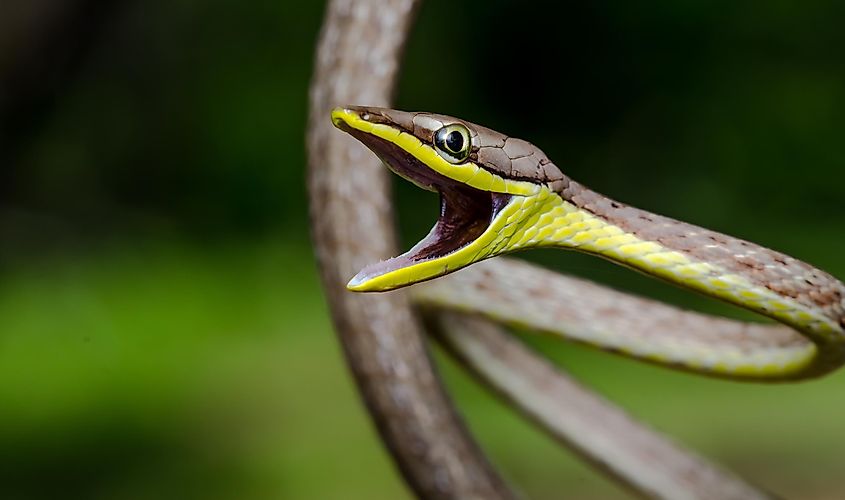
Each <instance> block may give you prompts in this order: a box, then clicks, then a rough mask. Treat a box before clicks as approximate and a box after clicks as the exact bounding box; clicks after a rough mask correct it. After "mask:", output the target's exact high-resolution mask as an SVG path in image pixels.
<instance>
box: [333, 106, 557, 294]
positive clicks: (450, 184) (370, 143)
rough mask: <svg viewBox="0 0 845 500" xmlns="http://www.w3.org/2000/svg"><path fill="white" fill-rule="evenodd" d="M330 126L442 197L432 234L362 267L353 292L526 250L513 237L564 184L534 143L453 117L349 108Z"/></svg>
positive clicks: (416, 279)
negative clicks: (558, 187)
mask: <svg viewBox="0 0 845 500" xmlns="http://www.w3.org/2000/svg"><path fill="white" fill-rule="evenodd" d="M332 122H333V123H334V125H335V126H336V127H337V128H339V129H341V130H343V131H345V132H347V133H349V134H350V135H352V136H353V137H355V138H356V139H358V140H359V141H361V142H362V143H363V144H364V145H366V146H367V147H368V148H370V149H371V150H372V151H373V152H374V153H375V154H376V155H378V157H379V158H381V159H382V160H383V161H384V163H385V164H387V166H388V167H389V168H390V169H391V170H392V171H393V172H395V173H396V174H398V175H399V176H401V177H403V178H405V179H407V180H409V181H410V182H412V183H414V184H415V185H417V186H419V187H420V188H422V189H426V190H429V191H435V192H438V193H440V205H441V210H440V217H439V218H438V220H437V223H436V224H435V225H434V227H433V228H432V229H431V231H430V232H429V234H428V235H427V236H426V237H425V238H424V239H423V240H422V241H420V242H419V243H417V244H416V245H415V246H414V247H413V248H411V249H410V250H409V251H408V252H406V253H404V254H402V255H400V256H398V257H394V258H392V259H389V260H387V261H384V262H380V263H377V264H372V265H370V266H367V267H366V268H364V269H363V270H362V271H361V272H359V273H358V274H357V275H356V276H355V277H354V278H352V280H351V281H350V282H349V284H348V285H347V286H348V288H349V289H350V290H354V291H384V290H391V289H394V288H399V287H403V286H407V285H411V284H413V283H417V282H420V281H425V280H428V279H432V278H436V277H438V276H442V275H444V274H447V273H449V272H452V271H455V270H457V269H460V268H462V267H465V266H467V265H469V264H472V263H474V262H478V261H480V260H483V259H485V258H488V257H492V256H494V255H499V254H502V253H507V252H511V251H515V250H518V249H521V248H523V247H526V246H530V239H525V241H522V242H521V243H520V241H521V240H520V238H514V233H513V231H518V230H520V228H521V226H522V225H524V222H525V221H526V220H528V219H529V218H530V217H531V216H532V215H534V214H535V213H537V211H538V210H540V206H541V205H542V204H543V202H545V201H546V200H547V199H550V198H551V191H552V190H553V189H555V188H556V186H558V185H560V184H561V183H562V182H563V181H564V177H563V175H562V174H561V173H560V171H559V170H558V169H557V167H555V166H554V165H553V164H552V163H551V162H550V161H549V160H548V158H546V156H545V155H544V154H543V153H542V151H540V150H539V149H537V148H536V147H534V146H533V145H531V144H529V143H527V142H525V141H522V140H519V139H513V138H509V137H507V136H505V135H503V134H500V133H498V132H495V131H492V130H490V129H487V128H484V127H480V126H478V125H474V124H472V123H469V122H466V121H463V120H459V119H457V118H452V117H449V116H444V115H436V114H431V113H408V112H403V111H396V110H391V109H384V108H371V107H360V106H348V107H345V108H336V109H335V110H334V111H332ZM362 194H363V193H362ZM511 229H512V230H513V231H512V232H511V233H510V234H508V231H510V230H511Z"/></svg>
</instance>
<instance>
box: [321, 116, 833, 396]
mask: <svg viewBox="0 0 845 500" xmlns="http://www.w3.org/2000/svg"><path fill="white" fill-rule="evenodd" d="M331 120H332V123H333V124H334V126H335V127H337V128H338V129H340V130H342V131H343V132H346V133H348V134H349V135H351V136H352V137H353V138H354V139H356V140H358V141H360V142H361V143H362V144H363V145H365V146H366V147H367V148H369V149H370V150H371V151H372V152H373V153H375V154H376V155H377V156H378V157H379V158H380V159H381V160H382V161H383V162H384V164H385V165H386V166H387V167H388V168H389V169H390V170H391V171H393V172H394V173H395V174H397V175H398V176H400V177H402V178H404V179H406V180H407V181H410V182H411V183H413V184H414V185H416V186H418V187H419V188H422V189H425V190H428V191H432V192H436V193H438V194H439V197H440V213H439V217H438V219H437V221H436V223H435V224H434V226H433V227H432V229H431V230H430V231H429V233H428V234H427V235H426V236H425V237H424V238H423V239H422V240H420V241H419V242H418V243H417V244H416V245H414V246H413V247H412V248H411V249H410V250H408V251H407V252H405V253H403V254H401V255H399V256H396V257H393V258H389V259H387V260H384V261H381V262H377V263H372V264H370V265H367V266H366V267H364V268H363V269H361V271H360V272H359V273H358V274H356V275H355V276H354V277H352V279H351V280H350V281H349V283H348V284H347V288H348V290H350V291H353V292H387V291H391V290H395V289H399V288H403V287H407V286H410V285H415V284H418V283H422V282H425V281H429V280H434V279H436V278H441V277H443V276H445V275H448V274H451V273H454V272H456V271H458V270H460V269H463V268H465V267H467V266H471V265H474V264H477V263H480V262H482V261H484V260H486V259H490V258H493V257H497V256H501V255H505V254H510V253H514V252H518V251H523V250H528V249H534V248H560V249H566V250H575V251H578V252H583V253H587V254H591V255H594V256H597V257H600V258H603V259H606V260H609V261H611V262H613V263H615V264H619V265H622V266H624V267H627V268H630V269H632V270H635V271H638V272H640V273H643V274H645V275H648V276H651V277H654V278H657V279H659V280H662V281H665V282H668V283H671V284H674V285H677V286H680V287H682V288H686V289H689V290H692V291H695V292H698V293H700V294H703V295H705V296H708V297H712V298H714V299H717V300H720V301H723V302H727V303H729V304H732V305H734V306H738V307H740V308H743V309H746V310H750V311H752V312H754V313H757V314H759V315H761V316H763V317H765V318H768V319H770V320H774V321H776V322H778V323H781V324H782V326H777V325H765V324H759V323H739V322H730V323H727V322H722V323H720V322H718V321H713V322H712V323H711V324H710V326H712V329H713V330H714V331H713V332H712V335H713V336H714V338H716V339H717V340H718V342H714V343H712V344H711V343H707V342H705V343H697V344H695V348H694V349H687V348H686V347H688V346H685V344H684V343H683V342H679V343H676V344H673V345H672V348H655V347H653V346H651V345H649V338H648V335H628V336H626V331H624V330H625V328H621V329H618V330H617V331H609V330H608V329H601V328H590V327H589V325H586V326H581V325H574V324H573V325H574V326H573V325H569V329H570V330H571V331H572V333H571V336H572V337H573V338H575V340H578V341H581V342H584V343H587V344H591V345H595V346H598V347H608V348H609V350H615V351H621V353H622V354H625V355H628V356H631V357H634V358H639V359H643V360H646V361H650V362H655V363H659V364H665V365H669V366H672V367H675V368H680V369H685V370H692V371H699V372H703V373H705V374H709V375H714V376H718V377H725V378H735V379H741V380H746V379H752V380H761V381H788V380H797V379H804V378H811V377H816V376H820V375H823V374H826V373H828V372H830V371H833V370H834V369H836V368H838V367H840V366H841V365H842V364H843V363H845V285H843V283H842V282H841V281H839V280H838V279H836V278H835V277H833V276H832V275H830V274H829V273H827V272H824V271H822V270H820V269H817V268H815V267H813V266H811V265H810V264H807V263H805V262H803V261H801V260H798V259H796V258H793V257H790V256H788V255H785V254H783V253H780V252H778V251H775V250H771V249H768V248H766V247H763V246H761V245H757V244H755V243H752V242H749V241H745V240H742V239H738V238H734V237H731V236H727V235H724V234H721V233H719V232H716V231H712V230H708V229H705V228H701V227H698V226H695V225H692V224H689V223H686V222H682V221H679V220H675V219H672V218H669V217H665V216H661V215H657V214H654V213H651V212H649V211H646V210H642V209H639V208H635V207H633V206H630V205H628V204H625V203H622V202H619V201H616V200H613V199H611V198H609V197H607V196H604V195H602V194H600V193H598V192H596V191H593V190H591V189H589V188H588V187H586V186H584V185H582V184H580V183H578V182H576V181H575V180H573V179H571V178H569V177H568V176H567V175H565V174H564V173H563V172H562V171H561V169H560V168H558V167H557V166H556V165H555V164H554V163H553V162H552V161H551V160H550V159H549V158H548V156H546V154H544V153H543V151H542V150H540V149H539V148H538V147H536V146H534V145H533V144H531V143H529V142H527V141H525V140H522V139H518V138H514V137H510V136H507V135H505V134H502V133H499V132H496V131H494V130H491V129H488V128H486V127H483V126H480V125H476V124H474V123H471V122H468V121H465V120H461V119H458V118H454V117H451V116H446V115H441V114H435V113H427V112H407V111H399V110H394V109H387V108H379V107H369V106H344V107H338V108H335V109H334V110H332V112H331ZM359 195H365V194H360V193H359ZM459 275H460V273H458V275H456V277H458V276H459ZM499 278H500V279H505V280H507V279H508V276H500V277H499ZM522 285H525V284H524V283H523V284H522ZM519 286H520V284H518V283H516V284H514V290H522V289H524V288H525V287H523V288H522V289H520V288H519ZM543 286H546V285H545V284H544V285H541V286H538V287H535V288H534V289H532V290H533V291H532V292H531V293H525V294H524V295H525V296H520V293H519V292H516V293H515V295H516V297H515V298H510V297H509V298H508V300H511V299H513V300H522V301H525V302H527V303H529V304H530V303H532V302H536V303H537V307H536V309H537V312H536V314H537V315H543V314H544V312H545V311H547V310H548V308H550V307H553V304H551V305H549V304H546V303H544V302H542V297H541V295H543ZM548 286H551V285H548ZM584 286H589V285H587V284H585V285H584ZM460 293H464V292H463V291H461V292H455V294H457V295H459V294H460ZM620 295H621V294H620ZM572 300H573V301H576V300H577V297H573V298H572ZM616 300H618V301H619V302H620V303H623V302H624V301H625V300H627V299H625V298H623V297H621V296H620V297H619V298H618V299H616ZM632 304H639V303H633V302H632ZM506 306H507V304H505V306H503V307H504V308H506ZM592 306H593V305H591V304H585V305H584V307H592ZM630 307H631V308H635V309H637V310H636V311H633V313H634V314H638V315H640V316H642V317H644V318H645V317H647V316H648V314H650V313H654V312H655V311H658V310H659V309H658V308H657V307H655V306H653V305H652V304H651V303H645V302H644V303H642V304H641V305H636V306H635V305H632V306H630ZM491 309H493V308H491ZM652 309H653V310H652ZM597 310H598V311H600V310H601V309H600V308H599V309H597ZM608 310H610V309H608ZM655 314H656V313H655ZM489 315H491V316H495V315H496V311H494V310H492V311H489ZM650 321H651V323H652V324H654V325H655V328H666V327H673V326H674V327H676V328H678V329H679V330H683V325H682V324H673V323H672V320H670V319H668V316H664V317H663V319H661V316H660V315H659V314H657V315H656V316H655V318H652V319H651V320H650ZM605 322H606V323H607V321H605ZM596 323H599V320H598V319H596ZM610 323H612V322H610ZM720 328H724V329H725V332H723V333H724V334H723V335H721V337H720V332H719V331H718V330H719V329H720ZM619 330H622V331H619ZM677 333H678V334H679V335H683V333H684V332H683V331H680V332H677ZM664 347H665V346H664Z"/></svg>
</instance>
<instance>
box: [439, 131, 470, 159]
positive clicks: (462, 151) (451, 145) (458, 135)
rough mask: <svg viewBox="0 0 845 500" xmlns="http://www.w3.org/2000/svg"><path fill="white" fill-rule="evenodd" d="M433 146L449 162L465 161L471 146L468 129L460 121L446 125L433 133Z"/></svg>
mask: <svg viewBox="0 0 845 500" xmlns="http://www.w3.org/2000/svg"><path fill="white" fill-rule="evenodd" d="M434 148H435V149H436V150H437V153H438V154H439V155H440V156H441V157H442V158H443V159H444V160H446V161H448V162H449V163H461V162H462V161H465V160H466V159H467V158H469V151H470V149H471V148H472V143H471V142H470V138H469V130H467V128H466V127H464V126H463V125H461V124H460V123H455V124H452V125H446V126H445V127H443V128H441V129H440V130H438V131H437V132H436V133H435V134H434Z"/></svg>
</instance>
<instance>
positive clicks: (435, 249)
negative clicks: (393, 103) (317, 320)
mask: <svg viewBox="0 0 845 500" xmlns="http://www.w3.org/2000/svg"><path fill="white" fill-rule="evenodd" d="M339 126H340V128H342V129H343V130H344V131H346V132H348V133H349V134H351V135H352V136H353V137H355V138H356V139H358V140H359V141H361V142H362V143H364V144H365V145H366V146H367V147H368V148H370V149H371V150H372V151H373V152H374V153H375V154H376V155H377V156H378V157H379V158H380V159H381V160H382V161H383V162H384V163H385V164H387V166H388V167H389V168H390V169H391V170H392V171H393V172H395V173H396V174H398V175H399V176H401V177H403V178H405V179H407V180H409V181H411V182H412V183H414V184H416V185H417V186H419V187H421V188H423V189H426V190H429V191H435V192H438V193H439V194H440V216H439V217H438V219H437V222H436V223H435V224H434V227H433V228H432V229H431V231H430V232H429V233H428V235H427V236H426V237H425V238H423V239H422V240H421V241H420V242H419V243H417V244H416V245H414V247H413V248H411V249H410V250H408V251H407V252H405V253H404V254H402V255H399V256H398V257H393V258H392V259H388V260H386V261H382V262H379V263H376V264H371V265H369V266H367V267H365V268H364V269H362V270H361V272H359V273H358V274H357V275H356V276H355V277H354V278H352V280H351V281H350V282H349V285H348V286H349V288H350V289H356V288H361V287H362V285H363V284H364V283H366V282H368V281H371V280H373V279H374V278H377V277H379V276H383V275H385V274H387V273H391V272H394V271H397V270H399V269H402V268H406V267H409V266H412V265H415V264H419V263H422V262H426V261H432V260H435V259H439V258H441V257H444V256H447V255H449V254H451V253H453V252H455V251H457V250H460V249H461V248H464V247H465V246H467V245H469V244H470V243H472V242H473V241H475V240H476V239H477V238H478V237H479V236H481V235H482V234H483V233H484V232H485V231H486V230H487V228H488V227H489V226H490V223H491V221H493V219H494V218H495V217H496V215H497V214H498V213H499V211H500V210H501V209H502V207H504V206H505V205H507V203H508V201H509V200H510V198H511V195H509V194H501V193H493V192H489V191H482V190H480V189H475V188H473V187H470V186H468V185H466V184H463V183H460V182H458V181H455V180H453V179H449V178H448V177H445V176H443V175H441V174H439V173H437V172H435V171H434V170H432V169H431V168H429V167H427V166H426V165H425V164H424V163H422V162H421V161H419V160H418V159H417V158H415V157H414V156H412V155H411V154H409V153H408V152H407V151H405V150H404V149H402V148H401V147H399V146H397V145H396V144H393V143H392V142H389V141H387V140H384V139H382V138H380V137H377V136H375V135H372V134H368V133H366V132H363V131H360V130H356V129H354V128H351V127H346V126H343V125H339ZM445 265H446V264H445V263H444V266H445ZM410 281H411V279H410V278H409V282H410ZM413 281H418V280H416V279H415V280H413Z"/></svg>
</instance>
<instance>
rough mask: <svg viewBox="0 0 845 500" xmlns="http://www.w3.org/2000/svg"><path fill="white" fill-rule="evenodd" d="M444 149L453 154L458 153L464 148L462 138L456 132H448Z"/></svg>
mask: <svg viewBox="0 0 845 500" xmlns="http://www.w3.org/2000/svg"><path fill="white" fill-rule="evenodd" d="M446 147H447V148H448V149H449V151H451V152H453V153H460V152H461V150H462V149H463V148H464V136H463V135H461V133H460V132H458V131H457V130H453V131H451V132H449V135H447V136H446Z"/></svg>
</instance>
